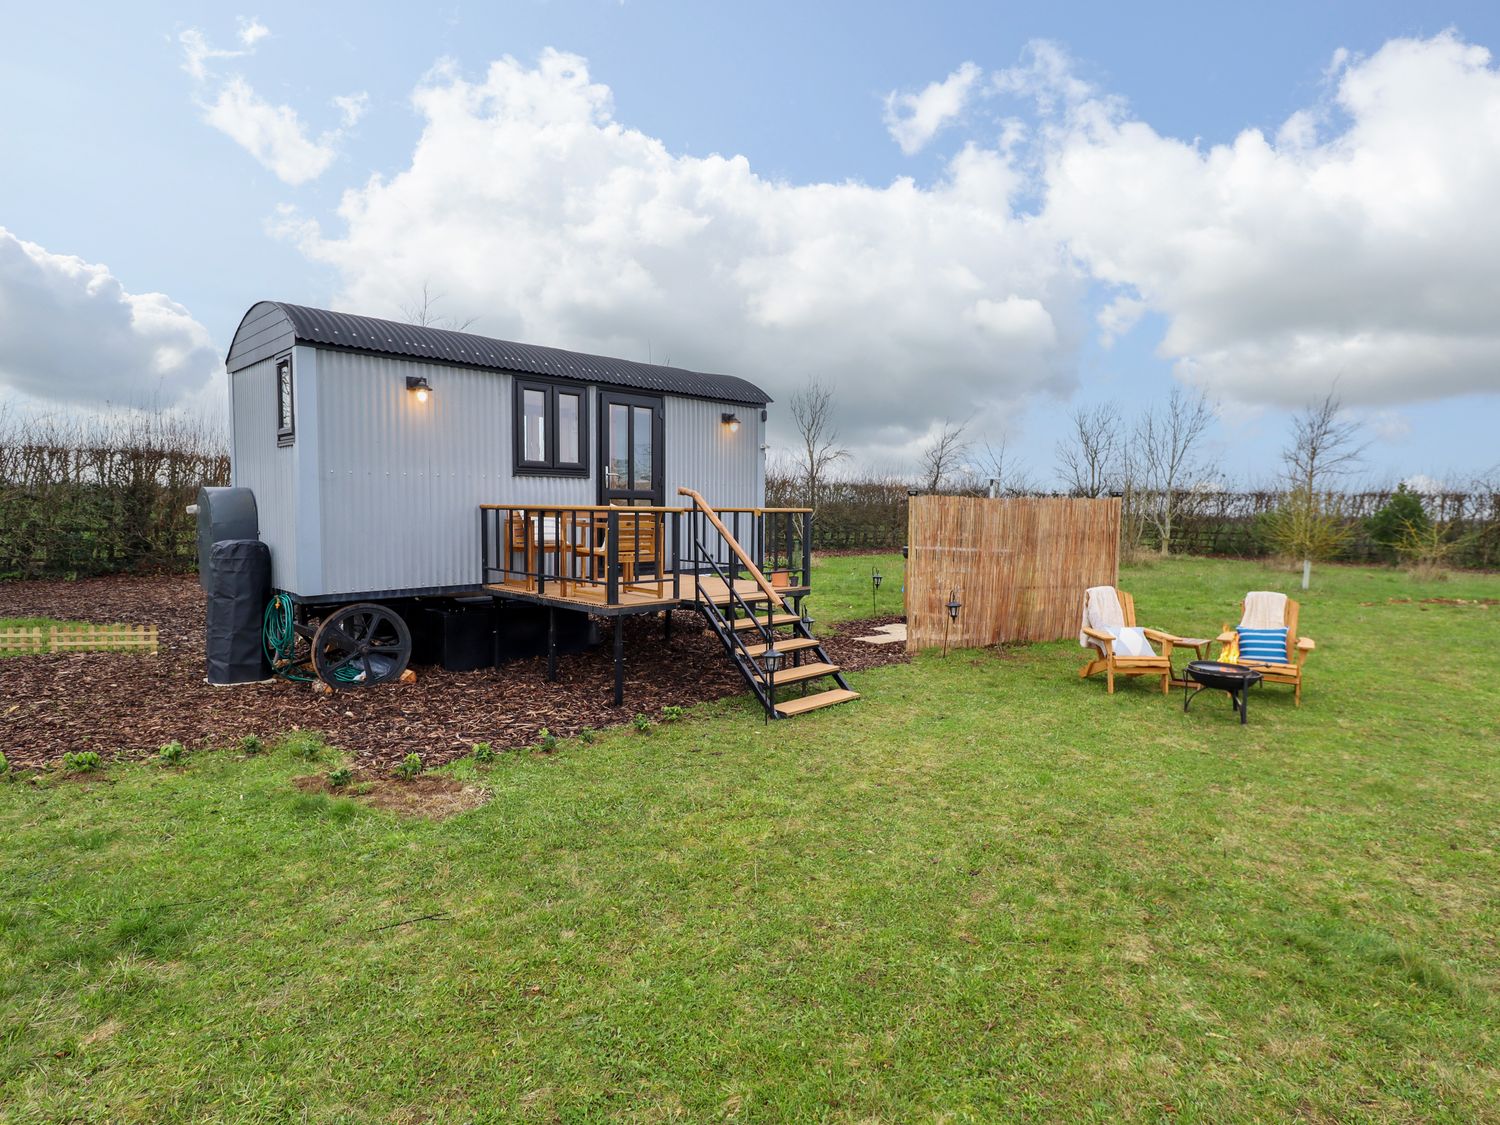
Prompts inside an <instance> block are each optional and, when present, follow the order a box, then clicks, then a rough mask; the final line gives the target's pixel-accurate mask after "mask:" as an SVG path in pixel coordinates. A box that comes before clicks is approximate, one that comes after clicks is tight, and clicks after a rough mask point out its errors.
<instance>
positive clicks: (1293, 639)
mask: <svg viewBox="0 0 1500 1125" xmlns="http://www.w3.org/2000/svg"><path fill="white" fill-rule="evenodd" d="M1250 596H1251V595H1249V594H1247V595H1246V596H1245V598H1246V600H1245V601H1242V602H1240V625H1241V626H1243V627H1246V628H1253V627H1255V626H1253V625H1250V624H1248V621H1247V615H1246V612H1245V608H1246V602H1248V601H1249V599H1250ZM1276 596H1277V597H1282V595H1276ZM1284 600H1285V609H1284V610H1283V612H1282V617H1281V621H1282V624H1283V625H1285V626H1286V659H1285V660H1284V661H1263V660H1254V659H1248V658H1246V657H1243V656H1241V655H1240V652H1239V633H1238V632H1237V631H1236V629H1235V627H1234V626H1231V625H1229V624H1228V623H1227V622H1226V623H1225V625H1224V627H1223V628H1222V629H1221V630H1220V632H1219V636H1218V641H1219V659H1220V660H1224V661H1228V662H1230V663H1233V664H1244V665H1246V666H1247V667H1250V668H1254V669H1255V670H1256V671H1257V672H1259V673H1260V675H1261V679H1262V680H1263V681H1264V682H1266V683H1268V684H1290V685H1291V687H1292V702H1293V703H1294V704H1295V705H1296V706H1298V707H1301V706H1302V666H1303V665H1304V664H1305V663H1306V662H1307V654H1308V653H1310V652H1312V651H1313V650H1314V649H1316V648H1317V647H1318V645H1317V642H1316V641H1314V640H1313V639H1312V638H1311V637H1300V636H1298V635H1297V618H1298V615H1299V613H1300V611H1301V607H1300V606H1299V605H1298V604H1297V603H1296V602H1295V601H1293V600H1292V599H1291V598H1285V599H1284ZM1261 627H1264V626H1263V624H1262V625H1261Z"/></svg>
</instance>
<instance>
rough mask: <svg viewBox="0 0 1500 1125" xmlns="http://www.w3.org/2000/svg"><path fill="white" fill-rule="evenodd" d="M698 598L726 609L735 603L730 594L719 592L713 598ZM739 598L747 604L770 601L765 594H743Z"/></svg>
mask: <svg viewBox="0 0 1500 1125" xmlns="http://www.w3.org/2000/svg"><path fill="white" fill-rule="evenodd" d="M698 600H699V601H700V602H713V604H714V605H716V606H718V607H719V608H720V609H724V608H727V607H728V606H732V605H734V604H735V599H734V598H732V597H730V596H729V595H728V594H718V595H715V596H714V597H711V598H699V599H698ZM739 600H740V601H742V602H744V603H745V604H746V605H759V604H761V603H764V602H768V601H770V599H769V598H768V597H766V595H765V594H741V595H740V596H739Z"/></svg>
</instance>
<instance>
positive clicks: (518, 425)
mask: <svg viewBox="0 0 1500 1125" xmlns="http://www.w3.org/2000/svg"><path fill="white" fill-rule="evenodd" d="M514 381H515V390H514V392H513V398H512V402H511V454H512V457H511V464H512V468H513V470H514V471H515V472H516V473H517V474H518V475H521V476H543V477H586V476H588V475H589V442H588V435H589V394H588V387H586V386H583V385H581V384H579V383H561V382H554V381H553V380H551V379H522V378H516V379H515V380H514ZM527 391H541V392H542V394H543V395H545V396H546V398H545V407H544V409H545V410H546V412H547V413H546V415H545V417H546V445H547V448H546V449H545V450H544V451H543V452H544V453H545V454H546V456H545V457H544V459H543V460H541V461H528V460H527V459H526V411H525V402H526V392H527ZM558 395H573V396H574V397H575V398H577V399H578V460H577V461H563V460H561V459H560V458H559V456H558V446H559V442H558V437H559V427H558V422H557V398H558Z"/></svg>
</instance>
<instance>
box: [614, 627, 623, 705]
mask: <svg viewBox="0 0 1500 1125" xmlns="http://www.w3.org/2000/svg"><path fill="white" fill-rule="evenodd" d="M624 702H625V618H624V616H623V615H622V614H618V613H617V614H615V706H616V707H618V706H620V704H622V703H624Z"/></svg>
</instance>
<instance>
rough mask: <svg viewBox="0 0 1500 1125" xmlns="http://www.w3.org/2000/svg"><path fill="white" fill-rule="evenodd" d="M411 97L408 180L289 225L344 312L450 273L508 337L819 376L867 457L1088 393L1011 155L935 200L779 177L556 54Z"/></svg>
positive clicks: (791, 382)
mask: <svg viewBox="0 0 1500 1125" xmlns="http://www.w3.org/2000/svg"><path fill="white" fill-rule="evenodd" d="M415 102H416V106H417V108H418V110H419V111H420V113H421V115H422V116H423V118H424V119H425V126H424V128H423V131H422V134H421V137H420V139H419V140H418V142H417V145H416V148H415V151H414V152H413V153H412V155H411V159H410V162H409V165H408V166H407V167H406V168H404V169H403V170H401V171H400V172H398V173H397V174H395V175H394V176H392V177H390V178H383V177H379V176H377V177H374V178H372V179H371V180H370V181H369V182H368V183H366V184H364V185H363V186H361V187H358V188H354V189H352V190H350V191H348V192H346V193H345V195H344V197H343V200H342V203H341V204H340V207H339V215H340V217H341V219H342V221H343V225H342V230H340V231H339V232H337V233H325V232H324V231H323V230H322V229H321V228H320V226H319V224H318V223H316V222H315V221H314V220H311V219H309V218H306V217H304V216H302V215H300V214H298V213H296V212H283V213H282V214H281V215H280V216H279V218H278V220H277V229H279V230H281V231H282V232H283V233H284V236H285V237H288V238H290V239H293V240H295V241H297V242H299V244H300V245H301V246H302V247H303V248H304V250H305V252H306V253H307V254H308V255H309V256H310V257H311V258H313V259H315V260H317V261H319V262H324V263H328V264H330V265H332V266H334V267H335V268H336V269H337V270H338V271H339V273H340V275H341V277H342V279H343V288H342V293H341V296H340V300H339V303H340V305H341V306H343V307H348V308H351V309H357V310H360V311H364V312H369V313H373V314H376V315H379V314H385V315H397V314H398V310H399V308H400V306H401V305H402V304H403V303H406V302H409V301H410V300H411V299H412V296H413V294H414V293H417V292H419V291H420V289H421V286H422V284H423V282H424V281H431V282H432V283H433V284H434V285H436V286H438V287H440V288H441V289H442V290H443V291H444V292H445V294H446V295H447V302H448V308H449V309H450V310H451V311H452V312H453V313H454V314H455V315H465V316H466V315H478V316H480V317H481V321H480V323H479V325H478V326H477V329H478V330H480V331H483V332H485V333H488V334H491V335H496V336H501V337H508V338H512V339H520V340H529V341H534V342H538V343H547V344H555V345H558V346H563V347H572V348H578V349H582V350H588V351H598V352H603V353H606V354H612V355H621V356H627V357H630V358H640V359H645V358H646V357H647V354H648V347H649V348H650V352H651V354H653V355H654V356H655V357H656V358H657V359H660V358H661V357H662V356H664V355H670V357H671V361H672V362H673V363H676V364H679V365H681V366H684V367H693V368H698V369H700V370H710V371H727V372H731V373H734V374H738V375H742V376H744V377H746V378H750V379H753V380H755V381H756V382H758V383H760V384H761V385H763V386H765V387H766V388H767V390H769V391H770V392H771V393H772V394H773V395H775V396H776V397H777V398H778V399H779V400H781V401H785V400H786V398H787V397H789V395H790V394H791V393H792V392H793V391H795V390H796V389H797V388H798V387H799V386H800V385H801V384H802V383H803V381H804V380H806V379H807V378H809V377H813V376H817V377H820V378H822V379H825V380H827V381H828V382H830V383H831V384H832V385H833V386H834V387H835V389H836V391H837V393H838V395H839V408H840V421H841V424H842V426H843V429H844V436H845V439H846V440H847V441H849V442H850V443H851V444H854V445H857V446H861V447H864V448H865V449H867V450H870V449H874V448H875V447H879V450H895V449H899V448H900V447H901V446H902V445H903V444H904V443H905V442H907V441H909V440H910V439H911V438H912V437H913V436H914V435H918V434H921V433H923V432H925V431H926V429H927V427H928V425H929V424H930V422H931V420H932V419H934V418H942V417H953V418H965V417H969V416H970V415H973V414H976V413H978V414H979V415H980V417H979V418H978V419H976V426H979V425H983V424H984V422H985V419H986V418H988V419H990V420H991V421H996V420H999V421H1000V422H1003V420H1005V419H1006V418H1007V417H1008V416H1009V415H1010V414H1011V413H1012V412H1013V410H1014V408H1015V404H1016V403H1017V402H1019V401H1020V400H1021V399H1023V398H1024V397H1025V396H1027V395H1030V394H1032V393H1036V392H1048V393H1062V392H1065V391H1066V390H1067V389H1069V388H1070V387H1071V385H1072V383H1073V380H1074V369H1075V364H1074V362H1073V358H1072V357H1073V350H1074V348H1075V346H1076V344H1077V341H1078V339H1079V338H1080V335H1081V333H1082V331H1083V325H1082V322H1081V312H1080V301H1079V295H1080V294H1079V279H1078V277H1077V276H1076V271H1075V270H1074V269H1073V267H1072V266H1071V264H1070V263H1069V261H1068V259H1067V256H1066V254H1065V253H1064V252H1063V251H1062V250H1061V249H1060V248H1059V247H1058V246H1057V244H1056V243H1055V242H1054V241H1053V239H1052V237H1051V235H1050V234H1048V233H1047V232H1045V231H1043V230H1041V229H1040V228H1039V227H1038V226H1037V225H1036V224H1035V223H1034V222H1031V221H1029V220H1027V219H1026V218H1025V217H1022V216H1018V215H1017V214H1016V213H1014V211H1013V210H1012V208H1011V205H1010V201H1009V196H1010V193H1011V192H1013V191H1014V190H1015V189H1016V188H1017V186H1018V184H1019V182H1020V181H1019V177H1018V176H1017V174H1016V172H1015V170H1014V169H1013V168H1012V167H1011V166H1010V164H1009V162H1008V160H1007V158H1006V157H1005V156H1004V155H1003V154H1001V153H997V152H994V151H986V150H981V149H977V148H972V147H970V148H965V149H964V150H963V151H961V152H960V153H959V154H958V155H957V156H956V157H955V158H954V159H953V160H952V162H951V163H950V165H949V166H948V168H947V170H946V173H945V175H944V177H943V178H942V179H941V181H940V182H938V183H936V184H934V185H932V186H930V187H922V186H918V185H917V184H915V183H913V182H912V181H911V180H908V179H904V178H903V179H898V180H896V181H895V182H894V183H892V184H890V185H888V186H868V185H863V184H858V183H850V182H844V183H814V184H805V185H794V184H788V183H784V182H780V181H774V180H768V179H764V178H762V177H760V176H758V175H756V173H755V172H754V171H753V170H752V169H751V167H750V165H749V162H748V161H747V160H745V158H743V157H739V156H734V157H723V156H717V155H716V156H709V157H706V158H698V157H693V156H681V155H675V154H673V153H671V152H669V151H668V150H667V148H666V146H665V145H664V144H663V143H662V142H661V141H659V140H657V139H655V138H653V137H650V136H647V135H645V134H643V133H641V132H638V131H636V130H633V129H630V128H628V127H626V126H624V125H622V124H621V123H619V122H617V121H616V120H615V119H614V117H613V114H612V106H611V98H610V92H609V90H608V89H607V88H606V87H604V86H602V85H598V84H596V83H593V82H592V81H591V80H590V78H589V74H588V69H587V65H586V63H585V61H584V60H583V59H581V58H578V57H576V56H572V55H566V54H560V53H557V52H554V51H548V52H545V53H544V54H543V55H542V56H541V58H540V61H539V63H538V64H537V65H536V66H535V67H528V66H524V65H522V64H520V63H518V62H516V61H515V60H513V59H503V60H501V61H499V62H496V63H494V64H493V65H492V66H491V67H490V68H489V70H488V72H487V73H486V74H485V75H484V76H483V78H481V79H478V80H472V81H471V80H468V79H466V78H465V77H463V76H461V75H459V74H458V73H456V72H455V71H454V70H453V69H452V68H451V67H450V68H443V69H440V70H439V71H438V72H436V73H435V74H434V75H433V76H432V77H431V78H430V79H429V80H428V82H427V83H426V84H425V85H423V86H422V87H421V88H420V89H419V90H418V91H417V92H416V94H415ZM784 413H785V412H784V411H782V412H780V413H779V414H778V415H777V416H776V417H778V418H780V416H781V415H784ZM997 425H998V422H997ZM879 450H876V453H877V455H878V452H879Z"/></svg>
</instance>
